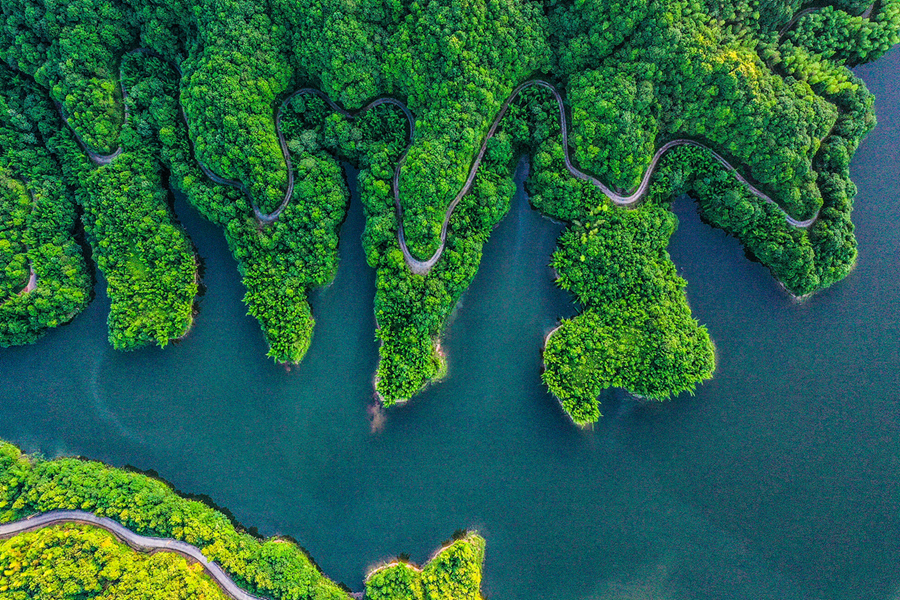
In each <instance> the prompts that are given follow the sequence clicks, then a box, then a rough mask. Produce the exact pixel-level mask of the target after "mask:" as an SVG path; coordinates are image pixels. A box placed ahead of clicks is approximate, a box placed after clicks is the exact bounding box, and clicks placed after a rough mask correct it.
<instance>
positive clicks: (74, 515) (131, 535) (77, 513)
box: [0, 510, 266, 600]
mask: <svg viewBox="0 0 900 600" xmlns="http://www.w3.org/2000/svg"><path fill="white" fill-rule="evenodd" d="M66 523H76V524H80V525H92V526H94V527H99V528H101V529H105V530H106V531H108V532H110V533H111V534H113V535H114V536H116V537H117V538H118V539H119V540H121V541H122V542H124V543H126V544H128V546H130V547H131V548H133V549H134V550H138V551H140V552H149V553H153V552H174V553H175V554H180V555H181V556H183V557H185V558H188V559H191V560H194V561H196V562H198V563H199V564H200V565H201V566H202V567H203V570H204V571H206V574H207V575H209V576H210V577H211V578H212V580H213V581H214V582H215V583H216V585H218V586H219V587H220V588H221V589H222V591H223V592H224V593H225V594H227V595H228V596H230V597H232V598H234V600H266V599H265V598H263V597H261V596H254V595H253V594H250V593H249V592H246V591H244V590H243V589H242V588H241V587H240V586H238V585H237V584H236V583H235V582H234V580H233V579H231V577H230V576H229V575H228V574H227V573H226V572H225V571H223V570H222V567H220V566H219V565H218V564H216V563H215V562H212V561H210V560H209V559H208V558H206V556H204V555H203V553H202V552H201V551H200V550H199V549H198V548H197V547H196V546H192V545H190V544H188V543H187V542H182V541H180V540H174V539H170V538H155V537H147V536H143V535H138V534H137V533H135V532H133V531H131V530H130V529H128V528H127V527H124V526H123V525H121V524H119V523H118V522H116V521H113V520H112V519H108V518H106V517H98V516H97V515H95V514H94V513H90V512H86V511H83V510H54V511H50V512H45V513H41V514H38V515H34V516H32V517H28V518H26V519H22V520H21V521H13V522H12V523H3V524H0V539H5V538H11V537H13V536H16V535H18V534H20V533H25V532H27V531H36V530H38V529H43V528H44V527H52V526H54V525H63V524H66Z"/></svg>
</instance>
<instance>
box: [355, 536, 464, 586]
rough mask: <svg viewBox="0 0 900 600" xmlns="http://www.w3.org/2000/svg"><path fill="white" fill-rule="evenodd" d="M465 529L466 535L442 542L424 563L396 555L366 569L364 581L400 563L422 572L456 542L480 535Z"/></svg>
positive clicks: (365, 582) (366, 581) (367, 581)
mask: <svg viewBox="0 0 900 600" xmlns="http://www.w3.org/2000/svg"><path fill="white" fill-rule="evenodd" d="M465 531H466V534H465V535H464V536H462V537H460V538H457V539H450V540H448V541H447V542H444V543H443V544H441V545H440V547H439V548H438V549H437V550H435V551H434V552H432V553H431V554H430V555H429V557H428V560H426V561H425V562H424V563H422V564H418V563H415V562H413V561H411V560H404V559H401V558H396V557H395V558H392V559H391V560H389V561H387V562H381V563H379V564H377V565H376V566H374V567H370V568H369V570H368V571H366V576H365V578H364V579H363V583H364V584H367V583H369V579H371V578H372V577H373V576H374V575H376V574H378V573H380V572H381V571H385V570H387V569H390V568H392V567H397V566H400V565H403V566H405V567H407V568H408V569H412V570H413V571H415V572H416V573H422V572H423V571H424V569H425V567H427V566H428V565H429V564H431V563H432V562H433V561H434V559H436V558H437V557H438V556H440V554H441V553H442V552H444V551H446V550H448V549H449V548H451V547H452V546H453V545H454V544H455V543H457V542H468V541H470V539H471V538H472V537H473V536H476V535H478V531H476V530H474V529H466V530H465Z"/></svg>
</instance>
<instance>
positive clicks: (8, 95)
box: [0, 69, 91, 346]
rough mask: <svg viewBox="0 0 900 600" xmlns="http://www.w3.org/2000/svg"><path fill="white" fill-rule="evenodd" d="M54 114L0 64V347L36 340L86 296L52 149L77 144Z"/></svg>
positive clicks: (72, 221)
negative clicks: (58, 127) (57, 127)
mask: <svg viewBox="0 0 900 600" xmlns="http://www.w3.org/2000/svg"><path fill="white" fill-rule="evenodd" d="M56 119H57V117H56V115H55V112H53V111H52V109H50V108H49V107H48V106H47V103H45V102H39V101H35V94H34V89H33V86H30V85H28V84H27V83H26V82H25V81H23V80H22V79H20V78H19V77H17V76H14V75H12V74H11V73H10V72H9V70H7V69H0V157H2V163H3V166H2V167H0V194H2V195H0V211H2V221H0V268H2V272H0V346H12V345H20V344H29V343H32V342H34V341H35V340H37V339H38V338H39V337H41V336H42V335H43V334H44V333H46V331H47V330H48V329H49V328H52V327H56V326H57V325H61V324H63V323H67V322H69V321H70V320H71V319H72V318H73V317H75V315H77V314H78V313H80V312H81V311H82V310H83V309H84V307H85V306H86V305H87V302H88V297H89V295H90V287H91V281H90V277H89V275H88V273H87V270H86V268H85V264H84V258H83V257H82V252H81V248H80V247H79V246H78V244H77V243H76V241H75V239H74V236H75V226H76V214H75V202H74V198H73V195H72V193H71V192H70V191H69V190H68V189H67V187H66V180H65V179H64V177H63V173H62V169H61V167H60V164H59V162H58V161H57V160H56V158H55V157H54V155H53V154H52V153H51V152H50V151H49V148H52V147H55V146H57V145H61V146H65V145H66V144H67V143H68V144H74V142H73V141H72V140H71V138H70V134H68V132H58V131H54V129H53V127H52V125H51V124H52V123H53V122H54V121H55V120H56ZM32 275H33V276H32Z"/></svg>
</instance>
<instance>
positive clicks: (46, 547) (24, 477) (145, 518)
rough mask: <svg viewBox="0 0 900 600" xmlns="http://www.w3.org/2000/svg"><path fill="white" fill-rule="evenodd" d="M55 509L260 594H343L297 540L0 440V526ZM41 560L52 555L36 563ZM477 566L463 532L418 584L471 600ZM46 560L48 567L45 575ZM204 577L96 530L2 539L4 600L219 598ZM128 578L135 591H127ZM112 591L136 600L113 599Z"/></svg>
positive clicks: (70, 528) (114, 474) (291, 598)
mask: <svg viewBox="0 0 900 600" xmlns="http://www.w3.org/2000/svg"><path fill="white" fill-rule="evenodd" d="M61 509H75V510H81V511H87V512H91V513H93V514H96V515H98V516H102V517H108V518H111V519H113V520H115V521H118V522H119V523H120V524H122V525H124V526H125V527H127V528H128V529H130V530H132V531H133V532H135V533H138V534H140V535H145V536H154V537H160V538H173V539H177V540H182V541H185V542H187V543H189V544H191V545H193V546H196V547H197V548H199V549H200V550H201V551H202V552H203V554H204V555H205V556H206V557H207V558H208V559H210V560H212V561H215V562H217V563H218V564H219V565H220V566H221V567H222V568H223V569H224V570H225V571H226V572H227V573H228V574H229V576H230V577H231V578H232V579H233V580H234V581H235V582H236V583H237V584H238V585H239V586H241V587H242V588H243V589H245V590H247V591H249V592H250V593H252V594H255V595H258V596H261V597H265V598H272V599H273V600H306V599H309V600H347V599H348V598H350V595H349V593H348V592H347V591H345V590H344V589H342V588H341V587H339V586H338V585H336V584H335V583H333V582H332V581H331V580H329V579H328V578H327V577H325V575H323V574H322V572H321V571H320V570H319V569H318V567H317V566H316V565H315V563H314V562H313V560H312V559H311V558H310V557H309V556H308V555H307V554H306V552H305V551H303V550H302V549H301V548H299V547H297V546H296V545H295V544H294V543H292V542H289V541H287V540H282V539H274V538H272V539H267V540H261V539H259V538H256V537H253V536H251V535H250V534H249V533H247V532H244V531H242V530H240V529H239V528H237V527H236V526H235V524H234V523H232V522H231V521H230V520H229V519H228V517H226V516H225V515H224V514H222V513H221V512H219V511H218V510H215V509H213V508H210V507H209V506H207V505H206V504H203V503H201V502H197V501H195V500H188V499H186V498H182V497H181V496H179V495H178V494H177V493H175V492H174V491H173V490H172V488H171V487H169V486H168V485H167V484H165V483H163V482H161V481H159V480H157V479H153V478H151V477H148V476H146V475H143V474H140V473H134V472H129V471H124V470H121V469H115V468H112V467H108V466H106V465H104V464H102V463H98V462H91V461H86V460H81V459H73V458H60V459H56V460H51V461H48V460H43V459H41V458H39V457H37V456H28V455H24V454H22V453H21V452H20V451H19V449H18V448H16V447H15V446H13V445H11V444H8V443H6V442H0V523H7V522H10V521H16V520H19V519H23V518H25V517H28V516H30V515H34V514H37V513H42V512H49V511H52V510H61ZM43 557H55V558H54V560H53V561H51V562H34V561H40V560H42V558H43ZM483 561H484V540H483V539H482V538H480V537H479V536H477V535H475V534H466V535H465V536H464V537H462V538H461V539H459V540H456V541H454V542H453V543H451V544H449V545H447V546H445V547H444V548H442V549H441V550H440V551H439V553H438V554H437V555H436V556H435V558H434V559H432V560H431V561H430V562H429V564H428V565H426V567H425V569H424V570H423V571H422V573H421V574H419V575H418V578H419V579H420V580H421V585H423V586H424V589H426V590H428V593H429V595H428V596H427V597H428V598H434V599H443V598H446V599H447V600H450V599H451V598H452V599H454V600H460V599H468V598H471V599H473V600H475V599H477V598H480V594H479V587H480V582H481V567H482V563H483ZM51 563H52V564H53V565H54V568H53V569H46V568H45V567H46V565H48V564H51ZM69 567H71V568H69ZM201 574H202V571H200V570H199V569H198V568H197V565H192V566H189V565H187V564H186V563H185V561H184V559H182V558H180V557H178V556H175V555H172V554H171V553H165V552H160V553H155V554H152V555H149V556H147V555H142V554H140V553H137V552H135V551H133V550H130V549H127V548H124V547H122V546H121V545H119V544H118V543H116V542H115V541H114V540H113V539H112V537H111V536H110V535H108V534H106V533H104V532H103V531H101V530H99V529H98V528H96V527H88V526H74V525H63V526H55V527H50V528H45V529H42V530H39V531H37V532H35V533H27V534H20V535H16V536H14V537H12V538H10V539H9V540H6V541H4V540H0V592H2V594H3V597H4V598H7V597H10V598H11V600H25V599H26V598H27V599H28V600H32V599H35V600H42V599H44V598H47V599H49V598H60V597H66V598H79V599H80V598H84V599H98V600H99V599H107V598H108V599H110V600H112V598H116V599H118V598H121V597H124V598H132V597H134V598H142V599H149V600H156V599H159V600H163V599H165V600H182V599H184V600H187V599H194V598H197V599H199V598H210V599H212V598H215V599H218V598H222V597H225V596H224V594H222V593H221V591H220V588H218V587H217V586H215V584H214V583H213V582H212V581H211V580H210V579H208V578H207V577H205V576H201ZM369 579H372V577H370V578H369ZM132 582H134V583H136V584H138V585H139V587H137V588H133V589H131V588H130V585H131V583H132ZM367 588H371V589H376V588H378V589H379V590H380V592H381V595H380V596H378V597H379V598H383V599H384V600H403V599H404V598H405V597H404V596H403V595H400V594H399V592H398V591H397V590H392V589H390V588H389V587H388V586H383V585H379V584H377V583H373V584H369V585H368V586H367ZM116 589H121V590H122V591H123V593H130V594H133V595H132V596H128V595H124V596H118V595H115V594H113V593H112V591H113V590H116ZM60 590H63V591H64V593H65V595H62V596H60V595H59V593H60ZM138 592H141V593H140V594H139V593H138ZM142 594H143V595H142Z"/></svg>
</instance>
